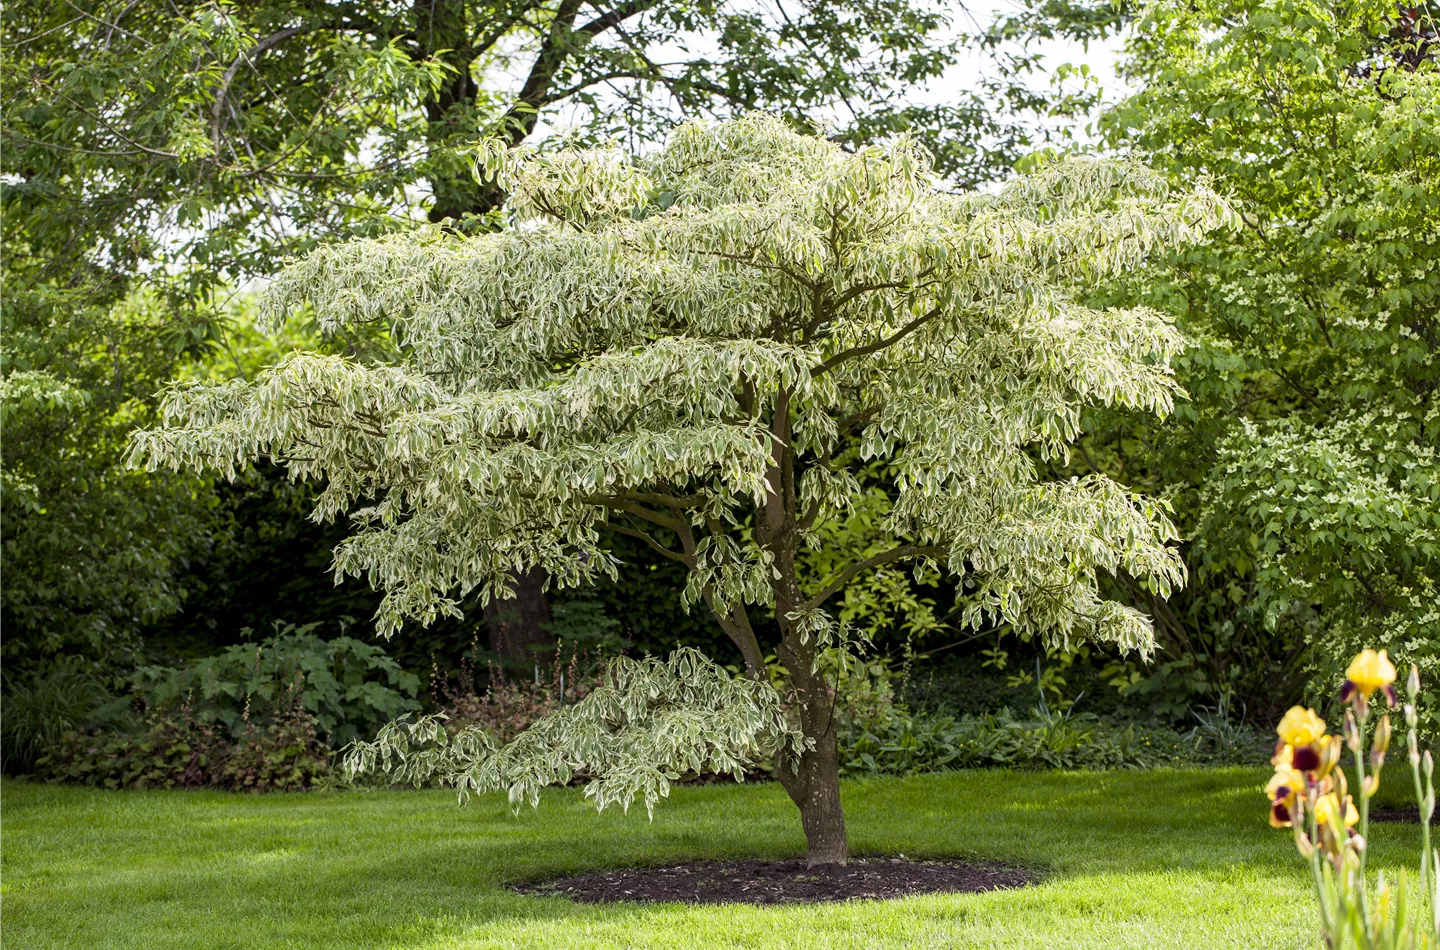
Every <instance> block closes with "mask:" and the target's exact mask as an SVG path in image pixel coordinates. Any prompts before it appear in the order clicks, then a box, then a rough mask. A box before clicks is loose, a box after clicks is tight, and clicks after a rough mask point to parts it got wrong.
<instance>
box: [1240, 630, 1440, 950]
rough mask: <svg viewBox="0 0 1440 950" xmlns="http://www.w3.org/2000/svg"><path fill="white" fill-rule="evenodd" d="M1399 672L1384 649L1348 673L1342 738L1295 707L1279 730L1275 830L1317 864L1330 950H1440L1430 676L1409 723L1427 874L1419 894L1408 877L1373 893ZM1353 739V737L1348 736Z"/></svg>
mask: <svg viewBox="0 0 1440 950" xmlns="http://www.w3.org/2000/svg"><path fill="white" fill-rule="evenodd" d="M1394 684H1395V667H1394V665H1393V664H1392V663H1391V662H1390V658H1389V657H1388V656H1387V655H1386V652H1385V651H1384V650H1381V651H1379V652H1378V653H1377V652H1376V651H1374V650H1364V651H1362V652H1361V653H1360V654H1359V655H1358V656H1356V657H1355V659H1354V660H1353V661H1352V662H1351V663H1350V666H1349V668H1348V669H1347V670H1346V671H1345V684H1344V686H1343V687H1342V688H1341V691H1340V699H1341V701H1342V702H1348V703H1349V704H1350V705H1349V708H1348V709H1346V711H1345V722H1344V726H1343V728H1342V735H1331V734H1329V733H1327V732H1326V728H1327V727H1326V723H1325V721H1324V720H1323V719H1321V718H1320V717H1319V716H1318V715H1316V713H1315V711H1314V710H1312V709H1305V708H1303V707H1300V706H1296V707H1294V708H1292V709H1291V710H1290V711H1289V712H1287V713H1286V714H1285V717H1284V718H1283V719H1281V720H1280V724H1279V725H1278V726H1277V727H1276V730H1275V731H1276V732H1277V733H1278V734H1279V736H1280V741H1279V743H1278V744H1277V745H1276V747H1275V757H1274V759H1273V760H1272V763H1273V764H1274V766H1275V775H1274V776H1273V777H1272V778H1271V779H1270V782H1269V783H1268V784H1267V785H1266V786H1265V794H1266V795H1267V796H1268V797H1269V799H1270V824H1272V825H1274V826H1275V827H1277V828H1290V829H1291V830H1292V831H1293V833H1294V836H1295V847H1296V848H1297V849H1298V850H1299V852H1300V854H1301V855H1302V856H1303V857H1304V858H1305V859H1306V860H1307V861H1308V862H1309V863H1310V871H1311V874H1312V876H1313V878H1314V881H1315V892H1316V896H1317V898H1318V900H1319V905H1320V926H1321V930H1322V932H1323V934H1324V937H1325V944H1326V946H1327V947H1330V948H1332V950H1339V948H1342V947H1355V948H1366V950H1420V948H1430V950H1434V948H1440V873H1437V871H1440V850H1432V849H1431V847H1430V820H1431V818H1433V817H1434V814H1435V780H1434V773H1435V761H1434V758H1433V756H1432V755H1431V754H1430V752H1429V751H1426V752H1425V753H1424V754H1423V755H1422V754H1421V752H1420V743H1419V736H1418V732H1417V726H1418V723H1419V712H1418V710H1417V708H1416V706H1417V701H1418V699H1419V696H1420V671H1419V669H1418V668H1417V667H1414V666H1412V667H1411V668H1410V677H1409V681H1408V684H1407V685H1408V690H1407V692H1408V698H1409V701H1408V702H1407V703H1406V704H1405V709H1404V716H1405V724H1406V726H1407V730H1408V731H1407V746H1408V750H1407V751H1408V752H1409V758H1410V768H1411V771H1412V773H1413V774H1414V779H1415V795H1416V797H1417V798H1418V799H1419V803H1420V837H1421V849H1420V873H1419V880H1418V886H1416V885H1415V883H1414V882H1413V881H1412V880H1411V877H1410V875H1409V874H1408V872H1406V871H1403V870H1402V871H1401V873H1400V876H1399V879H1398V880H1397V881H1394V882H1391V881H1387V880H1386V879H1385V876H1384V875H1383V874H1381V875H1380V877H1379V880H1378V881H1377V882H1376V884H1375V887H1374V888H1373V889H1372V887H1371V883H1370V880H1369V878H1368V877H1367V875H1366V872H1365V855H1366V850H1367V841H1368V838H1369V833H1370V800H1371V799H1372V798H1374V797H1375V793H1376V792H1377V791H1378V790H1379V788H1380V773H1381V769H1382V768H1383V766H1384V764H1385V755H1386V753H1387V752H1388V751H1389V747H1390V739H1391V725H1390V713H1389V710H1390V709H1393V708H1394V707H1395V706H1396V703H1397V697H1396V693H1395V685H1394ZM1377 693H1379V694H1380V695H1381V696H1382V697H1383V700H1384V703H1385V708H1383V709H1381V710H1380V716H1379V718H1378V720H1376V721H1375V722H1374V724H1373V726H1372V725H1371V719H1372V709H1371V701H1372V699H1373V698H1374V697H1375V695H1376V694H1377ZM1342 736H1343V738H1342ZM1345 749H1349V751H1350V752H1351V754H1352V756H1353V760H1354V767H1355V780H1356V781H1355V785H1354V789H1355V792H1358V799H1357V797H1356V794H1355V793H1352V792H1351V785H1350V780H1349V778H1348V777H1347V776H1346V774H1345V769H1344V766H1343V764H1342V758H1343V755H1344V751H1345Z"/></svg>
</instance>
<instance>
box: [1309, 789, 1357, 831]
mask: <svg viewBox="0 0 1440 950" xmlns="http://www.w3.org/2000/svg"><path fill="white" fill-rule="evenodd" d="M1340 815H1341V811H1340V799H1339V797H1337V796H1336V794H1335V793H1334V792H1331V793H1330V794H1329V795H1321V796H1320V797H1319V798H1318V799H1316V801H1315V821H1316V822H1317V823H1318V824H1319V825H1320V826H1321V827H1322V828H1324V827H1331V828H1333V827H1336V826H1338V824H1339V822H1340V820H1341V819H1340ZM1344 816H1345V817H1344V821H1345V827H1346V828H1353V827H1355V825H1357V824H1359V822H1360V813H1359V812H1358V811H1356V810H1355V801H1354V799H1352V798H1351V797H1350V796H1349V795H1346V796H1345V811H1344Z"/></svg>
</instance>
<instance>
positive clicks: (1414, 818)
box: [1370, 808, 1420, 825]
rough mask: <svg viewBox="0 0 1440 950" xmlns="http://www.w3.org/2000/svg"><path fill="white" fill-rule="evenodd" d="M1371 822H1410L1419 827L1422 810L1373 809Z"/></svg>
mask: <svg viewBox="0 0 1440 950" xmlns="http://www.w3.org/2000/svg"><path fill="white" fill-rule="evenodd" d="M1370 820H1371V821H1395V822H1408V823H1410V824H1415V825H1418V824H1419V823H1420V809H1418V808H1372V809H1370Z"/></svg>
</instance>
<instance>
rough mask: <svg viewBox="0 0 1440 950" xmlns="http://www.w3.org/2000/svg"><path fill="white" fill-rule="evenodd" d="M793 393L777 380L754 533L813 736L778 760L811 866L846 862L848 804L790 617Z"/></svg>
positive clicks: (794, 544)
mask: <svg viewBox="0 0 1440 950" xmlns="http://www.w3.org/2000/svg"><path fill="white" fill-rule="evenodd" d="M791 395H792V394H791V392H790V390H788V389H785V388H782V389H781V390H780V391H779V393H778V394H777V397H776V400H775V414H774V416H773V418H772V420H771V433H772V435H773V440H772V442H771V465H770V467H769V471H768V472H767V473H766V477H765V480H766V482H767V484H768V485H769V488H770V490H769V492H768V493H767V494H766V497H765V501H764V503H763V504H762V505H761V506H760V507H759V508H758V509H757V511H756V513H755V514H756V539H757V540H758V541H759V542H760V544H761V545H762V546H764V547H765V548H766V549H767V550H768V551H769V552H770V554H771V556H772V557H773V558H774V560H773V562H772V568H773V574H772V580H771V587H772V589H773V590H774V592H775V619H776V620H777V621H778V622H779V624H780V644H779V646H778V647H777V648H776V650H775V654H776V656H777V658H778V659H779V660H780V662H781V663H782V664H784V666H785V669H786V671H787V672H788V673H789V676H790V686H791V688H792V689H793V690H794V697H793V699H794V703H795V708H796V709H797V710H798V711H799V716H800V729H801V731H802V732H803V733H804V734H805V737H806V738H808V739H809V740H810V741H811V742H812V743H813V744H814V748H812V749H809V750H808V751H806V752H805V753H804V754H803V755H802V756H801V757H800V761H799V763H798V768H795V769H794V770H792V768H791V764H788V763H781V765H780V768H779V769H778V770H777V771H778V774H779V775H780V784H781V785H783V786H784V788H785V791H786V792H787V793H788V794H789V795H790V799H791V801H793V802H794V803H795V804H796V805H797V806H798V807H799V809H800V824H801V826H802V827H804V829H805V844H806V852H805V863H806V864H807V865H809V866H810V867H815V866H817V865H821V864H845V863H846V862H847V861H848V860H849V857H850V846H849V842H848V841H847V840H846V837H845V812H844V811H843V810H842V809H841V807H840V761H839V755H838V754H837V752H836V748H835V733H836V730H837V723H836V722H835V700H834V697H833V696H832V695H831V693H830V687H829V684H828V683H826V682H825V677H824V675H823V674H821V673H819V672H818V671H817V670H816V669H815V660H816V656H817V651H816V644H815V641H814V639H809V640H806V639H803V638H802V637H801V636H800V632H799V631H798V630H797V629H796V628H795V623H794V621H793V619H792V618H793V617H794V616H796V615H798V614H799V613H802V612H803V611H804V609H805V598H804V596H803V595H802V594H801V592H800V580H799V575H798V574H797V573H796V570H795V552H796V550H797V549H798V548H799V545H800V523H799V513H798V511H797V508H798V498H797V493H796V483H795V456H794V448H793V444H794V440H793V438H792V437H791V428H790V421H791V420H790V399H791Z"/></svg>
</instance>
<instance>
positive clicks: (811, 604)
mask: <svg viewBox="0 0 1440 950" xmlns="http://www.w3.org/2000/svg"><path fill="white" fill-rule="evenodd" d="M946 553H948V552H947V551H946V550H945V549H944V548H942V547H938V546H936V545H915V544H903V545H901V546H900V547H898V548H891V549H890V550H888V551H886V552H884V553H883V554H877V555H875V556H874V557H869V558H866V559H865V560H863V561H856V562H855V563H854V564H851V565H850V566H849V567H847V568H845V570H843V571H841V572H840V576H839V577H837V578H835V580H833V581H831V582H830V583H829V584H827V585H826V586H825V588H824V590H822V591H820V593H818V594H816V595H815V596H814V597H812V598H810V599H809V600H808V601H806V603H805V609H806V610H815V609H817V608H819V607H820V606H821V605H822V604H824V603H825V601H827V600H829V599H830V598H831V597H833V596H834V595H835V593H836V592H837V591H839V590H840V589H841V588H842V587H844V586H845V585H846V584H848V583H850V582H851V581H852V580H854V579H855V576H856V575H857V574H859V573H861V572H862V571H868V570H869V569H870V568H872V567H879V566H880V565H882V564H889V563H890V562H891V561H902V560H904V559H905V558H911V557H942V556H944V555H945V554H946Z"/></svg>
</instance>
